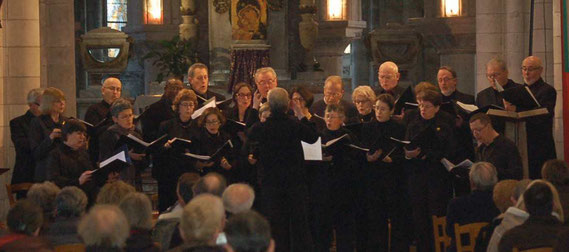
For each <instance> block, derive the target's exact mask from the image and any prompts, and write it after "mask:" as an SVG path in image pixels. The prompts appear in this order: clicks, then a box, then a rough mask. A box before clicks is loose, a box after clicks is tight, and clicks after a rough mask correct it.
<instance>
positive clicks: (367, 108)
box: [352, 86, 377, 115]
mask: <svg viewBox="0 0 569 252" xmlns="http://www.w3.org/2000/svg"><path fill="white" fill-rule="evenodd" d="M376 99H377V97H376V96H375V92H374V91H373V90H372V89H371V87H370V86H358V87H357V88H355V89H354V91H353V92H352V102H353V103H354V105H356V108H357V109H358V113H359V114H360V115H367V114H369V113H371V111H372V108H373V105H374V103H375V100H376Z"/></svg>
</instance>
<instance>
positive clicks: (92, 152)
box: [85, 100, 113, 162]
mask: <svg viewBox="0 0 569 252" xmlns="http://www.w3.org/2000/svg"><path fill="white" fill-rule="evenodd" d="M110 109H111V104H108V103H106V102H105V100H102V101H101V102H99V103H96V104H93V105H91V106H89V108H88V109H87V112H85V121H86V122H88V123H90V124H93V125H97V124H98V123H99V122H101V121H102V120H104V119H107V121H105V123H104V124H103V125H101V126H100V127H99V128H98V129H97V131H94V132H88V133H89V156H90V158H91V160H92V161H93V162H94V161H96V160H98V159H99V136H100V135H101V134H102V133H103V132H104V131H105V130H107V129H108V128H109V127H110V126H111V125H113V119H112V116H111V111H110Z"/></svg>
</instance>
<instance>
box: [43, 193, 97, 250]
mask: <svg viewBox="0 0 569 252" xmlns="http://www.w3.org/2000/svg"><path fill="white" fill-rule="evenodd" d="M86 207H87V195H86V194H85V192H83V191H82V190H81V189H79V188H78V187H75V186H67V187H64V188H63V189H61V192H59V194H57V197H55V220H54V221H53V223H51V224H50V225H49V226H48V227H47V229H46V231H45V232H43V235H45V236H46V237H47V238H48V239H49V241H50V242H51V244H52V245H54V246H58V245H65V244H73V243H81V239H80V238H79V235H78V234H77V225H78V224H79V219H80V217H81V216H82V215H83V214H84V213H85V208H86Z"/></svg>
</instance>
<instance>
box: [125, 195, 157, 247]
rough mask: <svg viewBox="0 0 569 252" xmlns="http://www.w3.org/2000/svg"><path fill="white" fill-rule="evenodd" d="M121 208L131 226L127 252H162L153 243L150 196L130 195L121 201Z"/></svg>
mask: <svg viewBox="0 0 569 252" xmlns="http://www.w3.org/2000/svg"><path fill="white" fill-rule="evenodd" d="M119 208H120V209H121V210H122V212H123V213H124V215H125V216H126V220H127V221H128V224H129V226H130V236H129V237H128V239H127V240H126V247H125V251H133V252H134V251H160V249H159V248H158V247H156V246H155V245H154V243H153V242H152V235H151V230H152V203H151V202H150V199H149V198H148V196H147V195H146V194H144V193H139V192H133V193H129V194H127V195H126V196H125V197H124V198H123V199H122V200H121V202H120V204H119Z"/></svg>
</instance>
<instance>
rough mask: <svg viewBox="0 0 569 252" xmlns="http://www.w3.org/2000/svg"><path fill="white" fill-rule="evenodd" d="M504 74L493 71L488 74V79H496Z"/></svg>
mask: <svg viewBox="0 0 569 252" xmlns="http://www.w3.org/2000/svg"><path fill="white" fill-rule="evenodd" d="M500 75H502V73H491V74H486V78H488V79H496V77H498V76H500Z"/></svg>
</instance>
